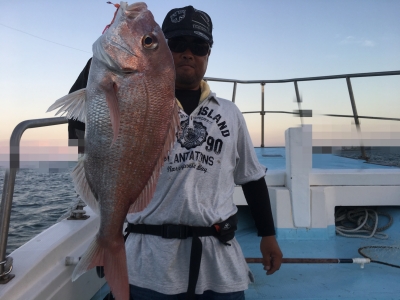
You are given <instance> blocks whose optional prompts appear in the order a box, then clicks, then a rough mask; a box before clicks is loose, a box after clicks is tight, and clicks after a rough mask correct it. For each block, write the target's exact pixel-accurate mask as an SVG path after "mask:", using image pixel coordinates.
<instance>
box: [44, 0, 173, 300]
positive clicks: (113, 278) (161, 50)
mask: <svg viewBox="0 0 400 300" xmlns="http://www.w3.org/2000/svg"><path fill="white" fill-rule="evenodd" d="M82 97H83V98H84V99H82ZM59 107H61V109H60V110H59V112H60V111H64V112H66V113H67V115H68V112H69V110H72V109H73V111H74V114H72V116H73V117H77V116H82V115H83V116H85V119H84V120H81V121H83V122H85V123H86V132H85V154H84V156H83V157H82V158H81V159H80V160H79V162H78V164H77V166H76V168H75V170H74V171H73V173H72V177H73V181H74V184H75V189H76V191H77V192H78V194H79V195H80V196H81V198H82V199H83V200H84V201H85V202H86V203H87V204H88V205H89V206H90V207H92V208H93V210H94V211H96V212H98V213H99V214H100V218H101V222H100V228H99V232H98V233H97V235H96V237H95V239H94V240H93V241H92V243H91V244H90V246H89V248H88V250H87V251H86V252H85V254H84V255H83V256H82V259H81V260H80V262H79V263H78V265H77V266H76V268H75V270H74V273H73V275H72V276H73V280H76V279H77V278H78V277H79V276H80V275H82V274H83V273H85V272H86V271H87V270H89V269H91V268H93V267H95V266H104V273H105V277H106V280H107V282H108V284H109V286H110V288H111V290H112V292H113V294H114V296H115V297H116V299H118V300H127V299H128V298H129V283H128V274H127V266H126V253H125V245H124V239H123V235H122V227H123V223H124V220H125V218H126V215H127V213H128V212H137V211H140V210H143V209H144V208H145V207H146V206H147V204H148V203H149V202H150V200H151V198H152V196H153V194H154V191H155V187H156V184H157V180H158V177H159V175H160V171H161V167H162V165H163V162H164V157H165V156H166V155H167V154H168V151H169V150H170V147H171V145H172V144H173V142H174V140H175V133H176V132H177V130H179V116H178V106H177V103H176V101H175V70H174V64H173V59H172V55H171V52H170V50H169V48H168V46H167V43H166V40H165V38H164V35H163V33H162V31H161V29H160V27H159V26H158V25H157V23H156V22H155V21H154V17H153V15H152V14H151V12H150V11H149V10H147V6H146V5H145V4H144V3H136V4H132V5H129V6H128V5H127V3H125V2H121V5H120V8H119V10H118V12H117V16H116V18H115V21H114V23H113V24H112V25H111V26H110V27H109V29H108V30H107V31H106V32H105V33H104V34H103V35H102V36H101V37H100V38H99V39H98V40H97V41H96V42H95V43H94V44H93V59H92V63H91V67H90V72H89V78H88V84H87V88H86V91H85V93H82V90H80V91H77V92H74V93H72V94H70V95H67V96H65V97H63V98H61V99H59V100H57V101H56V103H55V104H53V105H52V106H51V107H50V108H49V111H50V110H52V109H55V108H59ZM77 108H79V109H77ZM82 111H83V112H84V113H83V114H82V113H81V112H82ZM70 115H71V113H70Z"/></svg>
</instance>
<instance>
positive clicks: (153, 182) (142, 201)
mask: <svg viewBox="0 0 400 300" xmlns="http://www.w3.org/2000/svg"><path fill="white" fill-rule="evenodd" d="M178 112H179V106H178V104H177V102H176V101H174V107H173V116H172V121H171V123H170V126H169V129H168V133H167V137H166V140H165V143H164V148H163V150H162V153H161V155H160V158H159V159H158V161H157V164H156V167H155V168H154V171H153V174H152V175H151V177H150V179H149V181H148V182H147V184H146V186H145V188H144V189H143V191H142V192H141V193H140V195H139V197H138V198H137V199H136V201H135V202H134V203H133V204H132V205H131V206H130V208H129V211H128V213H129V214H130V213H135V212H139V211H142V210H143V209H145V208H146V206H147V205H148V204H149V202H150V200H151V199H152V198H153V195H154V192H155V190H156V186H157V181H158V177H159V176H160V173H161V168H162V166H163V164H164V157H166V156H167V155H168V152H169V151H170V150H171V149H172V148H173V146H174V142H175V140H176V132H177V131H179V129H180V118H179V114H178Z"/></svg>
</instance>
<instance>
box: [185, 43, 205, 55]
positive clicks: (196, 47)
mask: <svg viewBox="0 0 400 300" xmlns="http://www.w3.org/2000/svg"><path fill="white" fill-rule="evenodd" d="M209 48H210V47H209V46H208V44H204V43H202V44H195V43H191V44H190V51H192V53H193V54H194V55H197V56H204V55H207V54H208V50H209Z"/></svg>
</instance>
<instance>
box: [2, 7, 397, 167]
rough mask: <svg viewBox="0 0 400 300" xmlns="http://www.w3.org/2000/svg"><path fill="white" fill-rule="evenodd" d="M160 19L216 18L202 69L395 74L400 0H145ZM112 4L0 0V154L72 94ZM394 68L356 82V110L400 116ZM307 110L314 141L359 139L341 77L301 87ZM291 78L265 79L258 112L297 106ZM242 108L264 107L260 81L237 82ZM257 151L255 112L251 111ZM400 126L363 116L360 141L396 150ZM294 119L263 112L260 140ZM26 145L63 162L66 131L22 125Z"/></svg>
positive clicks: (254, 75) (225, 73) (278, 140)
mask: <svg viewBox="0 0 400 300" xmlns="http://www.w3.org/2000/svg"><path fill="white" fill-rule="evenodd" d="M146 3H147V5H148V8H149V10H151V11H152V13H153V15H154V17H155V20H156V22H157V23H159V24H161V23H162V21H163V19H164V17H165V15H166V14H167V12H168V11H169V10H170V9H172V8H176V7H183V6H186V5H193V6H194V7H195V8H197V9H200V10H203V11H206V12H207V13H208V14H209V15H210V16H211V19H212V21H213V36H214V41H215V43H214V46H213V48H212V52H211V56H210V59H209V65H208V69H207V73H206V76H207V77H214V78H228V79H238V80H274V79H289V78H301V77H313V76H326V75H339V74H351V73H364V72H381V71H395V70H400V55H399V53H400V18H399V17H398V13H399V11H400V1H398V0H392V1H390V0H380V1H370V0H363V1H361V0H337V1H324V0H318V1H317V0H279V1H278V0H275V1H272V0H259V1H255V0H251V1H239V0H237V1H234V0H230V1H224V0H218V1H215V0H213V1H209V0H201V1H197V0H196V1H191V2H188V1H180V0H177V1H174V0H170V1H155V0H152V1H147V2H146ZM114 11H115V9H114V7H113V6H112V5H109V4H106V1H105V0H102V1H99V0H85V1H77V0H69V1H48V0H43V1H41V0H35V1H25V0H21V1H18V2H15V1H6V0H0V12H1V13H0V37H1V39H0V40H1V44H0V45H1V47H0V113H1V118H0V160H4V158H5V157H6V156H7V155H6V154H7V152H8V143H9V142H8V140H9V138H10V136H11V133H12V130H13V129H14V127H15V126H16V125H17V124H18V123H19V122H21V121H24V120H27V119H39V118H48V117H52V116H54V113H53V112H51V113H46V110H47V108H48V107H49V106H50V105H51V104H52V103H54V102H55V100H57V99H58V98H60V97H62V96H64V95H65V94H67V93H68V91H69V89H70V88H71V86H72V84H73V83H74V82H75V80H76V78H77V76H78V75H79V73H80V72H81V70H82V69H83V67H84V66H85V64H86V62H87V60H88V59H89V58H90V57H91V47H92V44H93V42H94V41H95V40H96V39H97V38H98V37H99V36H100V35H101V32H102V31H103V29H104V27H105V26H106V25H107V24H109V23H110V21H111V19H112V17H113V14H114ZM399 83H400V75H397V76H384V77H371V78H355V79H352V85H353V91H354V96H355V100H356V105H357V110H358V114H359V115H363V116H378V117H389V118H390V117H391V118H400V84H399ZM209 84H210V87H211V89H212V90H213V91H214V92H216V93H217V95H218V96H219V97H223V98H227V99H231V97H232V88H233V85H232V83H216V82H209ZM299 91H300V94H301V96H302V99H303V103H302V108H304V109H312V111H313V117H312V118H305V119H304V121H305V123H307V124H312V125H313V138H314V140H313V145H315V146H323V145H328V146H329V145H347V144H348V145H351V144H357V143H359V142H358V141H357V138H358V137H360V135H358V134H357V132H356V130H355V126H354V120H353V119H351V118H332V117H323V116H322V115H323V114H347V115H350V114H352V110H351V105H350V100H349V94H348V90H347V85H346V81H345V79H336V80H325V81H312V82H299ZM294 98H295V90H294V85H293V83H280V84H267V85H266V86H265V109H266V110H272V111H276V110H279V111H293V110H295V109H297V108H298V107H297V104H296V103H295V102H294V101H293V100H294ZM236 104H237V105H238V107H239V108H240V109H241V110H242V111H255V110H260V109H261V87H260V85H259V84H254V85H245V84H239V85H238V87H237V94H236ZM245 119H246V122H247V125H248V128H249V131H250V134H251V137H252V140H253V144H254V145H255V146H260V143H261V117H260V115H259V114H246V115H245ZM399 123H400V122H395V121H369V120H361V130H362V135H361V137H362V138H363V139H364V140H365V141H366V143H367V144H368V143H370V144H374V145H375V144H376V145H383V146H385V145H392V146H393V145H397V146H400V136H399V134H400V127H399V126H400V124H399ZM299 124H300V119H299V118H298V117H293V116H292V115H289V114H266V116H265V133H264V144H265V146H268V147H273V146H282V145H284V131H285V130H286V129H287V128H289V127H294V126H298V125H299ZM21 145H22V146H23V147H24V149H25V150H22V153H24V155H25V156H24V158H25V159H33V160H43V159H46V157H47V158H49V157H51V158H54V157H58V158H63V159H69V158H71V157H74V155H76V149H75V148H72V147H70V148H67V147H66V145H67V126H66V125H58V126H53V127H47V128H41V129H29V130H27V131H26V132H25V134H24V135H23V138H22V141H21Z"/></svg>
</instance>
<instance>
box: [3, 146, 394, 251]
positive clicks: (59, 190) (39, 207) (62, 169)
mask: <svg viewBox="0 0 400 300" xmlns="http://www.w3.org/2000/svg"><path fill="white" fill-rule="evenodd" d="M255 151H256V153H257V156H258V158H259V161H260V163H261V164H262V165H264V166H266V167H268V170H284V169H285V164H286V159H285V155H286V154H285V148H255ZM386 152H387V151H386ZM386 152H385V151H383V152H382V151H380V153H381V157H384V159H382V162H380V163H382V164H386V166H385V165H380V164H376V163H366V162H365V161H363V160H360V159H354V158H356V157H358V156H359V152H358V151H353V152H350V151H347V152H346V153H345V154H344V155H343V156H348V157H343V156H341V155H333V154H331V153H328V154H321V153H314V154H313V168H316V169H321V168H322V169H398V167H395V166H393V165H392V166H388V165H387V164H389V163H390V162H392V161H393V153H386ZM350 154H351V155H352V156H353V157H354V158H350V157H351V155H350ZM375 155H376V154H375ZM395 155H397V153H396V154H395ZM394 161H396V162H399V161H400V159H399V158H398V157H397V156H396V157H395V159H394ZM75 165H76V162H25V163H21V169H20V170H19V171H18V172H17V177H16V183H15V187H14V197H13V205H12V211H11V222H10V231H9V236H8V243H7V254H9V253H11V252H12V251H14V250H15V249H17V248H18V247H19V246H21V245H23V244H24V243H26V242H27V241H28V240H30V239H31V238H33V237H34V236H36V235H38V234H39V233H41V232H42V231H43V230H45V229H47V228H48V227H50V226H52V225H53V224H55V223H56V222H57V220H58V219H59V218H60V217H61V216H63V215H64V214H65V213H66V212H67V211H68V210H69V209H70V208H71V207H72V206H73V204H74V203H76V201H77V200H78V198H77V194H76V192H75V190H74V186H73V183H72V179H71V175H70V174H71V171H72V170H73V168H74V166H75ZM4 166H5V164H4V163H3V164H0V188H1V190H2V189H3V181H4V174H5V168H4Z"/></svg>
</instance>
